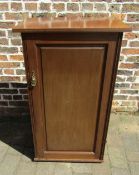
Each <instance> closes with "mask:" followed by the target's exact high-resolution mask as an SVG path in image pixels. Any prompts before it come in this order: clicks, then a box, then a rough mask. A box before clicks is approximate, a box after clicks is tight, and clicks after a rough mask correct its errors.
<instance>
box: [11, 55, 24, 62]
mask: <svg viewBox="0 0 139 175" xmlns="http://www.w3.org/2000/svg"><path fill="white" fill-rule="evenodd" d="M10 60H13V61H23V60H24V57H23V55H10Z"/></svg>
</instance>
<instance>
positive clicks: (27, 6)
mask: <svg viewBox="0 0 139 175" xmlns="http://www.w3.org/2000/svg"><path fill="white" fill-rule="evenodd" d="M25 9H26V10H29V11H35V10H37V3H25Z"/></svg>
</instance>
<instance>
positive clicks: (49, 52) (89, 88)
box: [13, 18, 130, 162]
mask: <svg viewBox="0 0 139 175" xmlns="http://www.w3.org/2000/svg"><path fill="white" fill-rule="evenodd" d="M129 30H130V28H129V27H128V26H127V25H125V24H123V23H122V22H121V21H118V20H117V19H115V18H113V19H99V20H96V19H95V18H71V19H68V18H53V19H49V18H33V19H28V20H27V21H24V23H22V24H20V25H18V26H16V27H14V28H13V31H15V32H21V33H22V40H23V47H24V57H25V67H26V75H27V81H28V86H29V102H30V113H31V119H32V130H33V139H34V147H35V160H43V161H77V162H101V161H102V160H103V154H104V147H105V142H106V135H107V128H108V121H109V115H110V109H111V102H112V95H113V90H114V83H115V77H116V70H117V65H118V58H119V52H120V46H121V40H122V33H123V31H129Z"/></svg>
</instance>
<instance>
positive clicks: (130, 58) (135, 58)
mask: <svg viewBox="0 0 139 175" xmlns="http://www.w3.org/2000/svg"><path fill="white" fill-rule="evenodd" d="M126 60H127V61H128V62H134V63H138V62H139V56H128V57H127V59H126Z"/></svg>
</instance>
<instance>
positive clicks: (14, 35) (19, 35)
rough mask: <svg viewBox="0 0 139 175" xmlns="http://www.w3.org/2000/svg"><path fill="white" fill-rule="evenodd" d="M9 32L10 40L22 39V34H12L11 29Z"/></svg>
mask: <svg viewBox="0 0 139 175" xmlns="http://www.w3.org/2000/svg"><path fill="white" fill-rule="evenodd" d="M7 32H8V37H9V38H20V37H21V34H20V33H14V32H12V30H11V29H7Z"/></svg>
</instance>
